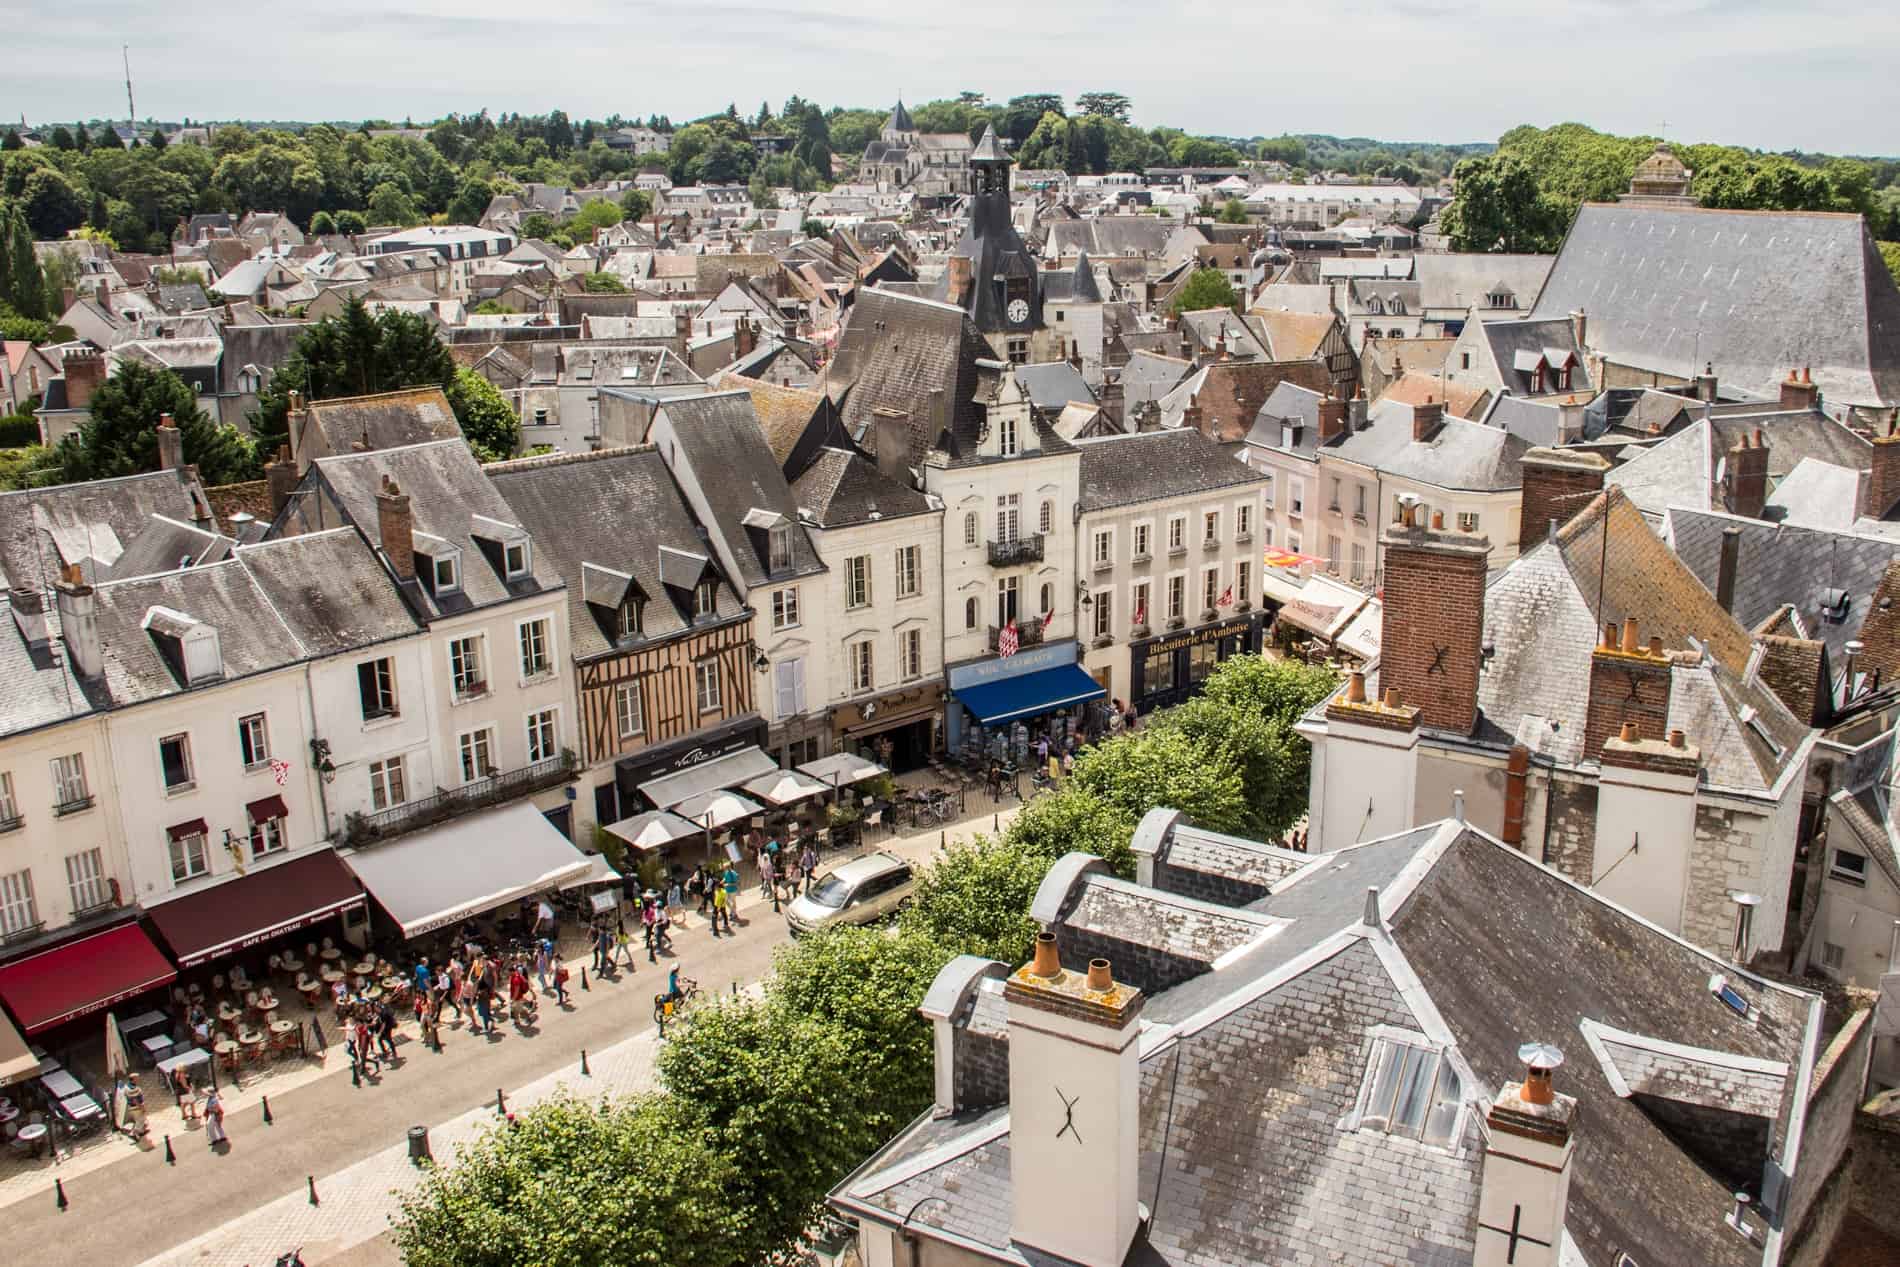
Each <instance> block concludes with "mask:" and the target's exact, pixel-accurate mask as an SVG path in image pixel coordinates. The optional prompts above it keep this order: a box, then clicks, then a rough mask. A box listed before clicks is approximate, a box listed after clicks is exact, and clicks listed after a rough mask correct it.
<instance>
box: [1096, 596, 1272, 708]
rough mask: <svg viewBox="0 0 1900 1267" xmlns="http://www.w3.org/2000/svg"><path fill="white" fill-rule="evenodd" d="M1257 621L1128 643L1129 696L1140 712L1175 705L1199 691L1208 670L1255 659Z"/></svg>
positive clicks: (1240, 620)
mask: <svg viewBox="0 0 1900 1267" xmlns="http://www.w3.org/2000/svg"><path fill="white" fill-rule="evenodd" d="M1263 627H1264V626H1263V618H1262V616H1261V614H1260V613H1258V612H1255V613H1252V614H1250V615H1246V616H1237V617H1235V618H1234V619H1232V620H1224V621H1221V622H1220V623H1219V624H1213V625H1203V626H1201V627H1200V628H1198V629H1188V630H1184V631H1182V632H1180V633H1172V634H1167V635H1164V636H1162V637H1159V638H1144V639H1142V640H1140V641H1139V642H1131V643H1129V644H1128V660H1129V683H1130V685H1129V692H1130V697H1131V699H1132V701H1133V703H1134V705H1135V708H1136V709H1137V710H1138V711H1140V712H1143V713H1146V712H1149V711H1150V710H1152V709H1156V708H1166V707H1168V706H1169V705H1171V704H1179V703H1181V702H1182V701H1183V700H1186V699H1188V698H1190V697H1191V696H1193V695H1194V694H1195V692H1197V691H1199V690H1200V689H1201V683H1202V682H1204V681H1206V680H1207V675H1208V674H1210V673H1212V672H1213V671H1214V666H1216V665H1218V664H1219V663H1220V662H1221V661H1223V660H1228V659H1231V658H1233V657H1234V656H1237V655H1258V654H1259V652H1260V632H1261V629H1262V628H1263Z"/></svg>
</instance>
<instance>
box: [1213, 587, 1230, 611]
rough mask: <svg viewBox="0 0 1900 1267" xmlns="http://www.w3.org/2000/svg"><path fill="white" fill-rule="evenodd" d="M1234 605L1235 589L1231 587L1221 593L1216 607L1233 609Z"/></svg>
mask: <svg viewBox="0 0 1900 1267" xmlns="http://www.w3.org/2000/svg"><path fill="white" fill-rule="evenodd" d="M1233 605H1234V587H1233V586H1231V585H1229V586H1228V587H1227V588H1226V589H1224V590H1222V591H1221V592H1220V601H1219V602H1217V603H1215V604H1214V606H1216V607H1232V606H1233Z"/></svg>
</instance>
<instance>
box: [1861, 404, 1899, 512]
mask: <svg viewBox="0 0 1900 1267" xmlns="http://www.w3.org/2000/svg"><path fill="white" fill-rule="evenodd" d="M1873 444H1874V460H1873V468H1872V469H1871V470H1870V471H1869V472H1868V478H1867V484H1866V498H1867V501H1866V505H1864V506H1863V507H1861V513H1862V514H1864V515H1867V516H1868V517H1870V518H1873V519H1879V518H1882V517H1883V516H1885V515H1886V513H1887V512H1888V511H1890V510H1892V509H1893V505H1894V503H1895V502H1900V409H1896V410H1894V411H1893V413H1892V415H1891V416H1890V417H1888V419H1887V434H1886V435H1884V436H1875V437H1874V438H1873Z"/></svg>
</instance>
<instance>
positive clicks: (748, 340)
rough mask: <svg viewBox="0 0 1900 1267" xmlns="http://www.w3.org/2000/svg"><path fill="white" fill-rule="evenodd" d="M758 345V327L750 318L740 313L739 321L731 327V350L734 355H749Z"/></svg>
mask: <svg viewBox="0 0 1900 1267" xmlns="http://www.w3.org/2000/svg"><path fill="white" fill-rule="evenodd" d="M758 346H759V327H758V325H757V324H756V323H754V322H753V320H752V318H751V317H749V316H746V315H744V314H741V315H740V317H739V323H738V324H737V325H735V326H733V328H732V351H733V355H734V357H743V356H751V355H752V353H753V352H754V351H756V350H757V349H758Z"/></svg>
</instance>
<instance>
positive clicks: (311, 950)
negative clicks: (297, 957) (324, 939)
mask: <svg viewBox="0 0 1900 1267" xmlns="http://www.w3.org/2000/svg"><path fill="white" fill-rule="evenodd" d="M303 957H304V960H305V962H308V961H309V960H312V959H315V958H316V957H317V943H315V942H314V941H312V942H305V943H304V948H303Z"/></svg>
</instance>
